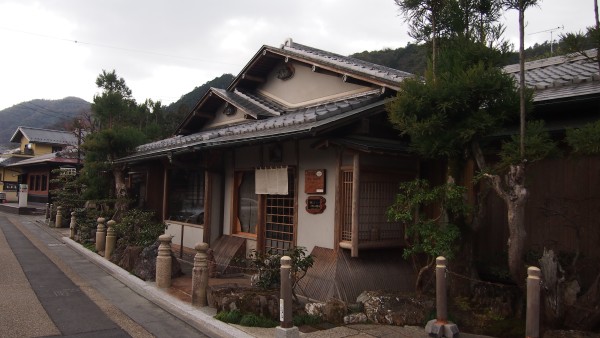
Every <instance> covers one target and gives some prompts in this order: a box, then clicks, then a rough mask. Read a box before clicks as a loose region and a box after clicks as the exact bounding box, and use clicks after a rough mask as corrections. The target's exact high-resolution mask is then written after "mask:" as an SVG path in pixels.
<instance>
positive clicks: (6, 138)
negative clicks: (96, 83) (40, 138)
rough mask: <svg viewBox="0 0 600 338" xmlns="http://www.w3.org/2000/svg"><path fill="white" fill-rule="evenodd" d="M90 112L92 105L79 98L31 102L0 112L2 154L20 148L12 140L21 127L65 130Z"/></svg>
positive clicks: (0, 149) (0, 148) (0, 146)
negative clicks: (78, 118) (78, 117)
mask: <svg viewBox="0 0 600 338" xmlns="http://www.w3.org/2000/svg"><path fill="white" fill-rule="evenodd" d="M89 110H90V103H89V102H87V101H85V100H83V99H80V98H77V97H65V98H64V99H61V100H31V101H27V102H21V103H19V104H16V105H14V106H12V107H9V108H6V109H4V110H0V121H2V122H1V123H0V152H1V151H2V150H4V149H11V148H16V147H18V144H16V143H11V142H10V138H11V137H12V135H13V134H14V132H15V131H16V130H17V128H18V127H19V126H27V127H34V128H47V129H55V130H64V129H65V127H66V126H67V125H68V124H70V123H71V122H72V121H73V119H74V118H75V117H77V116H79V115H80V114H81V113H83V112H86V111H89Z"/></svg>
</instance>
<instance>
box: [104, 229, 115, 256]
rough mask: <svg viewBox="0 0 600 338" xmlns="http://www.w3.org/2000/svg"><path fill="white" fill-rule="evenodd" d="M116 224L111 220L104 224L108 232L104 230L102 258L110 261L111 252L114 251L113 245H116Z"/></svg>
mask: <svg viewBox="0 0 600 338" xmlns="http://www.w3.org/2000/svg"><path fill="white" fill-rule="evenodd" d="M116 223H117V222H115V221H113V220H112V219H111V220H110V221H108V222H107V223H106V225H108V230H106V247H105V249H104V258H106V259H108V260H110V256H112V254H113V251H115V245H116V244H117V235H116V234H115V224H116Z"/></svg>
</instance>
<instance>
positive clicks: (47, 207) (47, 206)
mask: <svg viewBox="0 0 600 338" xmlns="http://www.w3.org/2000/svg"><path fill="white" fill-rule="evenodd" d="M49 219H50V203H46V220H49Z"/></svg>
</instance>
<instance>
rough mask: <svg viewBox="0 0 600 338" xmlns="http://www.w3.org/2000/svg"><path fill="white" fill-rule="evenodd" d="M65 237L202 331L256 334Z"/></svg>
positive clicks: (226, 334) (221, 334)
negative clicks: (229, 322) (145, 279)
mask: <svg viewBox="0 0 600 338" xmlns="http://www.w3.org/2000/svg"><path fill="white" fill-rule="evenodd" d="M62 241H63V242H64V243H65V244H67V245H68V246H69V247H71V248H72V249H73V250H75V251H77V252H79V253H80V254H82V255H83V256H85V257H86V258H87V259H88V260H90V261H91V262H93V263H94V264H96V265H98V266H99V267H101V268H102V269H103V270H105V271H107V272H108V273H110V274H111V275H112V276H113V277H115V278H116V279H117V280H119V281H120V282H121V283H123V284H125V285H127V287H129V288H130V289H131V290H133V291H134V292H136V293H137V294H139V295H140V296H142V297H144V298H146V299H147V300H149V301H151V302H152V303H154V304H156V305H158V306H159V307H160V308H162V309H163V310H165V311H167V312H169V313H171V314H172V315H174V316H175V317H177V318H179V319H181V320H183V321H185V322H187V323H188V324H189V325H191V326H193V327H194V328H196V329H197V330H199V331H201V332H204V333H205V334H207V335H209V336H211V337H232V338H238V337H240V338H252V337H254V336H252V335H249V334H247V333H246V332H244V331H241V330H239V329H237V328H235V327H233V326H231V325H228V324H226V323H223V322H221V321H219V320H217V319H214V318H213V316H214V315H215V314H216V310H215V309H213V308H209V307H204V308H196V307H193V306H192V305H191V304H187V303H184V302H181V301H179V300H177V299H176V298H175V297H173V296H171V295H169V294H168V293H167V292H166V291H164V290H162V289H159V288H157V287H156V284H155V283H152V282H145V281H143V280H141V279H139V278H137V277H135V276H134V275H132V274H130V273H129V272H127V271H125V270H123V269H121V268H120V267H119V266H117V265H115V264H113V263H111V262H110V261H108V260H106V259H104V258H103V257H100V256H99V255H97V254H96V253H94V252H92V251H90V250H88V249H87V248H85V247H83V246H82V245H81V244H79V243H77V242H75V241H73V240H71V239H70V238H69V237H63V238H62Z"/></svg>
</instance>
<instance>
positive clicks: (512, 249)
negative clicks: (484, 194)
mask: <svg viewBox="0 0 600 338" xmlns="http://www.w3.org/2000/svg"><path fill="white" fill-rule="evenodd" d="M485 177H487V178H488V179H489V180H490V182H491V183H492V187H493V188H494V190H495V191H496V193H497V194H498V196H500V197H501V198H502V199H503V200H504V202H505V203H506V208H507V209H508V243H507V244H508V269H509V271H510V275H511V277H512V278H513V281H515V282H516V283H517V284H519V285H520V286H523V285H521V284H522V283H521V281H523V280H524V278H525V276H526V274H525V261H524V259H523V256H524V251H525V239H526V238H527V232H526V231H525V202H526V201H527V195H528V194H527V189H525V168H524V165H523V164H519V165H511V166H510V169H509V171H508V173H507V174H506V176H505V178H504V181H505V182H504V184H503V182H501V179H500V176H498V175H490V174H485Z"/></svg>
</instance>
